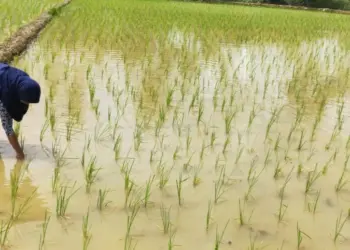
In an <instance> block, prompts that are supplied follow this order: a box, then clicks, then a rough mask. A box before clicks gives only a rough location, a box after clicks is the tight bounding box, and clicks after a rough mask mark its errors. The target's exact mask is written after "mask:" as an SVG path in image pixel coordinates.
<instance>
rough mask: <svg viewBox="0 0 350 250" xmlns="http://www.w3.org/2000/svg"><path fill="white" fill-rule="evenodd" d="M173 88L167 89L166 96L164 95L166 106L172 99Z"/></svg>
mask: <svg viewBox="0 0 350 250" xmlns="http://www.w3.org/2000/svg"><path fill="white" fill-rule="evenodd" d="M174 92H175V88H174V87H173V88H171V89H168V92H167V96H166V106H167V107H169V106H170V104H171V102H172V101H173V96H174Z"/></svg>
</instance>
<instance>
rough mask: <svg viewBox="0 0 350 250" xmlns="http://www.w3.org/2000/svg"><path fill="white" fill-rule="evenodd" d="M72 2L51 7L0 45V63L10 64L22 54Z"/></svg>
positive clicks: (68, 1) (67, 0) (69, 0)
mask: <svg viewBox="0 0 350 250" xmlns="http://www.w3.org/2000/svg"><path fill="white" fill-rule="evenodd" d="M71 1H72V0H66V1H65V2H63V3H61V4H59V5H57V6H56V7H53V8H52V9H50V10H48V11H46V12H44V13H43V14H41V16H39V17H38V18H37V19H35V20H34V21H32V22H30V23H28V24H26V25H24V26H22V27H20V28H19V29H18V31H16V32H15V33H14V34H13V35H12V36H11V37H9V38H8V39H7V40H6V41H5V42H4V43H3V44H0V62H6V63H10V62H11V61H12V60H13V59H14V58H15V57H16V56H19V55H20V54H22V53H23V52H24V51H25V50H26V49H27V47H28V45H29V44H30V43H31V42H32V41H33V40H34V39H35V38H36V37H37V36H38V34H39V33H40V31H41V30H43V29H44V28H45V26H46V25H47V24H48V23H49V22H50V21H51V20H52V18H54V16H55V15H57V13H58V12H59V11H60V10H61V9H62V8H63V7H65V6H66V5H68V4H69V3H70V2H71Z"/></svg>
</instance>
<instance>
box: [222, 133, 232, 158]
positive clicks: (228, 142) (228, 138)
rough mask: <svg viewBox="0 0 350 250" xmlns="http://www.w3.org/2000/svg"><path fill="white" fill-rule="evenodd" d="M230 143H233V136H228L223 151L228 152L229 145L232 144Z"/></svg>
mask: <svg viewBox="0 0 350 250" xmlns="http://www.w3.org/2000/svg"><path fill="white" fill-rule="evenodd" d="M230 143H231V138H230V136H226V139H225V143H224V147H223V148H222V153H223V154H226V152H227V147H228V146H229V145H230Z"/></svg>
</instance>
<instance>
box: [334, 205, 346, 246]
mask: <svg viewBox="0 0 350 250" xmlns="http://www.w3.org/2000/svg"><path fill="white" fill-rule="evenodd" d="M342 217H343V211H341V212H340V215H339V217H338V218H337V220H336V222H335V229H334V237H333V242H334V243H336V241H337V240H338V238H339V236H342V237H344V236H343V235H342V233H341V232H342V230H343V227H344V225H345V223H346V222H347V221H348V218H347V217H345V218H343V220H342Z"/></svg>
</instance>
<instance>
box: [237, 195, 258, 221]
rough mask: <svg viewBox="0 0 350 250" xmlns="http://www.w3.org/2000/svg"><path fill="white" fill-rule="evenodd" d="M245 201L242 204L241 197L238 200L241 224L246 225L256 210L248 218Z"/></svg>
mask: <svg viewBox="0 0 350 250" xmlns="http://www.w3.org/2000/svg"><path fill="white" fill-rule="evenodd" d="M245 204H246V203H245V202H244V204H243V205H242V204H241V199H239V200H238V213H239V214H238V221H239V225H240V226H244V225H246V224H247V223H249V221H250V220H251V218H252V216H253V213H254V210H253V211H252V212H251V214H250V216H249V217H248V218H247V216H246V211H245Z"/></svg>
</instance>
